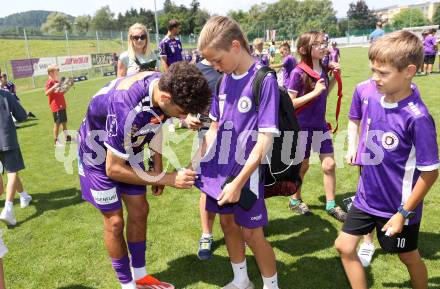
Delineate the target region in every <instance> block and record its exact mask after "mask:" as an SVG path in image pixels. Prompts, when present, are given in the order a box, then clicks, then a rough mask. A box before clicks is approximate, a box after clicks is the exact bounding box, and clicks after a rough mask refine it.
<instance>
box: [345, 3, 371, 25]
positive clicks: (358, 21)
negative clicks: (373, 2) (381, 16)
mask: <svg viewBox="0 0 440 289" xmlns="http://www.w3.org/2000/svg"><path fill="white" fill-rule="evenodd" d="M347 18H348V19H349V20H350V29H373V28H374V27H375V25H376V22H377V21H378V18H377V16H376V15H375V14H374V13H373V11H371V10H370V9H369V8H368V5H367V3H365V1H364V0H358V1H356V2H352V3H350V5H349V8H348V11H347Z"/></svg>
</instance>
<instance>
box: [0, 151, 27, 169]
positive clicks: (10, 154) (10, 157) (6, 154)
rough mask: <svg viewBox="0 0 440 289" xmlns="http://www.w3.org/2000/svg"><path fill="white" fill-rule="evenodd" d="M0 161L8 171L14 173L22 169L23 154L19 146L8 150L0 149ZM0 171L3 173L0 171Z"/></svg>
mask: <svg viewBox="0 0 440 289" xmlns="http://www.w3.org/2000/svg"><path fill="white" fill-rule="evenodd" d="M0 162H1V163H2V165H3V169H4V170H5V171H6V172H8V173H16V172H18V171H21V170H23V169H24V161H23V156H22V155H21V150H20V148H18V149H15V150H10V151H0ZM0 173H3V172H2V171H0Z"/></svg>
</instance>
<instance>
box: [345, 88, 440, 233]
mask: <svg viewBox="0 0 440 289" xmlns="http://www.w3.org/2000/svg"><path fill="white" fill-rule="evenodd" d="M412 91H413V92H412V94H411V95H410V96H409V97H407V98H405V99H404V100H402V101H400V102H398V103H392V104H390V103H386V102H385V101H384V96H383V95H382V94H380V93H379V92H378V91H377V89H376V85H375V83H374V82H373V81H371V80H369V81H366V82H363V83H361V84H360V85H358V87H357V88H356V92H355V98H356V99H357V100H356V101H355V100H353V101H354V103H352V106H351V109H350V118H351V119H360V120H361V138H362V139H363V140H361V141H362V142H363V144H362V145H359V147H358V155H359V156H360V157H361V164H362V166H363V167H362V173H361V177H360V179H359V185H358V189H357V193H356V198H355V201H354V204H355V206H356V207H357V208H359V209H361V210H362V211H364V212H367V213H369V214H372V215H375V216H379V217H384V218H390V217H392V216H393V215H394V214H395V213H396V212H397V208H398V207H399V206H400V205H401V204H404V203H405V202H406V201H407V200H408V199H409V197H410V196H411V193H412V189H413V187H414V185H415V183H416V181H417V179H418V177H419V176H420V173H421V171H432V170H435V169H437V168H438V167H439V159H438V146H437V141H436V131H435V125H434V120H433V119H432V117H431V115H430V114H429V112H428V109H427V108H426V106H425V104H424V103H423V101H422V100H421V98H420V94H419V92H418V90H417V88H416V87H415V86H414V85H413V86H412ZM422 207H423V205H422V204H420V205H419V206H418V207H417V208H416V210H415V211H416V216H415V217H414V218H413V219H411V220H409V223H410V224H414V223H418V222H420V220H421V217H422Z"/></svg>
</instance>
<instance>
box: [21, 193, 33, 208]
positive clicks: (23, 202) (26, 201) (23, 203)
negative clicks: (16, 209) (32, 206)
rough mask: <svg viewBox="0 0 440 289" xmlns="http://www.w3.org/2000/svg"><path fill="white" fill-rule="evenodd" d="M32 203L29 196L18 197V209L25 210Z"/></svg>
mask: <svg viewBox="0 0 440 289" xmlns="http://www.w3.org/2000/svg"><path fill="white" fill-rule="evenodd" d="M31 201H32V197H31V196H29V195H24V196H20V208H22V209H23V208H26V207H27V206H29V203H30V202H31Z"/></svg>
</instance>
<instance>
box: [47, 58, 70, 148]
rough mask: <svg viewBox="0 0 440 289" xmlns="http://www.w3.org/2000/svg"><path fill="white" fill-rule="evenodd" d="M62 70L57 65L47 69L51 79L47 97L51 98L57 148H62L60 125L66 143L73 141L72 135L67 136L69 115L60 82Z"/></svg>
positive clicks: (48, 83) (50, 104)
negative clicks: (59, 137)
mask: <svg viewBox="0 0 440 289" xmlns="http://www.w3.org/2000/svg"><path fill="white" fill-rule="evenodd" d="M59 72H60V69H59V68H58V66H56V65H55V64H52V65H49V66H48V67H47V73H48V75H49V79H48V80H47V81H46V95H47V97H48V98H49V106H50V110H51V111H52V113H53V120H54V126H53V136H54V144H55V146H60V145H62V143H61V142H60V140H59V139H58V134H59V131H60V125H61V126H62V128H63V132H64V136H65V137H66V142H70V141H71V137H70V135H68V134H67V113H66V100H65V99H64V92H62V91H60V82H59V79H58V77H59Z"/></svg>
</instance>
